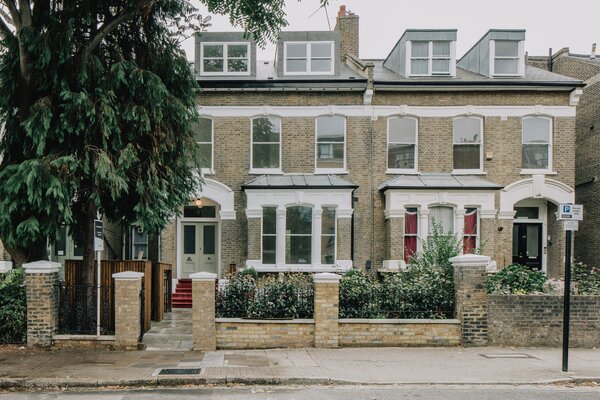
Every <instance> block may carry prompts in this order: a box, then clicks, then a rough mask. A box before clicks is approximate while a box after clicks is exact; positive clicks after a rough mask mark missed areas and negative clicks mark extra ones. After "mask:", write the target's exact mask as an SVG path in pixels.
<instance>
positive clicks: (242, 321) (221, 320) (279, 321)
mask: <svg viewBox="0 0 600 400" xmlns="http://www.w3.org/2000/svg"><path fill="white" fill-rule="evenodd" d="M215 322H216V323H223V324H314V323H315V320H314V319H245V318H217V319H215Z"/></svg>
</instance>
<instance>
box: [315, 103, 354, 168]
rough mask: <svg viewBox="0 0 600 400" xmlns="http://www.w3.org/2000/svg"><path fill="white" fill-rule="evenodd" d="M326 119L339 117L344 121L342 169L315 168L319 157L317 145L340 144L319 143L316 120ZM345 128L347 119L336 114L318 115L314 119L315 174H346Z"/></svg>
mask: <svg viewBox="0 0 600 400" xmlns="http://www.w3.org/2000/svg"><path fill="white" fill-rule="evenodd" d="M327 117H340V118H342V119H343V120H344V167H343V168H319V167H317V160H318V157H319V144H339V143H340V142H325V143H323V142H319V141H318V140H319V138H318V131H317V127H318V124H317V122H318V120H319V118H327ZM347 128H348V119H347V117H346V116H344V115H338V114H333V115H319V116H318V117H316V118H315V174H347V173H348V170H347V164H346V162H347V161H346V159H347V151H348V145H347V132H346V131H347Z"/></svg>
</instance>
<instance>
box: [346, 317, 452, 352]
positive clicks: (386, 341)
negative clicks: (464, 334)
mask: <svg viewBox="0 0 600 400" xmlns="http://www.w3.org/2000/svg"><path fill="white" fill-rule="evenodd" d="M460 335H461V331H460V321H459V320H456V319H447V320H432V319H423V320H410V319H382V320H376V319H341V320H340V321H339V344H340V346H344V347H391V346H407V347H408V346H410V347H418V346H428V347H433V346H458V345H460Z"/></svg>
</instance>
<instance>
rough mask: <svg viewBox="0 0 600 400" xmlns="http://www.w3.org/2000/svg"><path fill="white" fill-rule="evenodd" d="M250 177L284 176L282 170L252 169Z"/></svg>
mask: <svg viewBox="0 0 600 400" xmlns="http://www.w3.org/2000/svg"><path fill="white" fill-rule="evenodd" d="M248 173H249V174H250V175H282V174H283V171H282V170H281V169H274V168H268V169H251V170H250V171H249V172H248Z"/></svg>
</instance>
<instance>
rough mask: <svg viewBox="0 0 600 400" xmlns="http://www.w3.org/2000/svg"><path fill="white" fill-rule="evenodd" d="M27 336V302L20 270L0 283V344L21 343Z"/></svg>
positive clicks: (23, 278) (12, 271)
mask: <svg viewBox="0 0 600 400" xmlns="http://www.w3.org/2000/svg"><path fill="white" fill-rule="evenodd" d="M26 335H27V300H26V295H25V274H24V272H23V269H22V268H18V269H13V270H11V271H9V272H8V273H6V276H5V278H4V280H3V281H0V343H22V342H24V341H25V338H26Z"/></svg>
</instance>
